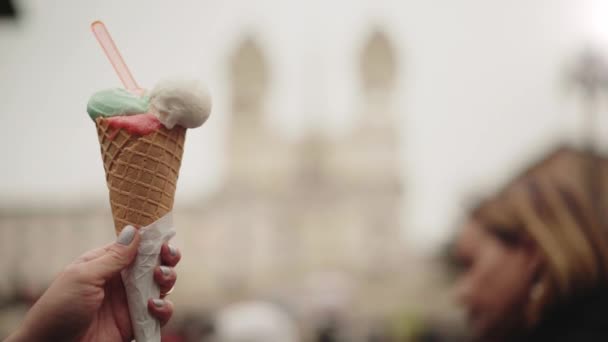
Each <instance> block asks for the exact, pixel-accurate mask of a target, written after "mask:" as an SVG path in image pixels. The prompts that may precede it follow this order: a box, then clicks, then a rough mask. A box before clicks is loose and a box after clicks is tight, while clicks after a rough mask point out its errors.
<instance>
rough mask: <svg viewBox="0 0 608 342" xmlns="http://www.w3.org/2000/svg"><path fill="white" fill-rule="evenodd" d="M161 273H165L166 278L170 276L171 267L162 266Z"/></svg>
mask: <svg viewBox="0 0 608 342" xmlns="http://www.w3.org/2000/svg"><path fill="white" fill-rule="evenodd" d="M160 271H161V272H162V273H163V275H164V276H165V277H166V276H168V275H169V273H171V269H169V267H167V266H161V267H160Z"/></svg>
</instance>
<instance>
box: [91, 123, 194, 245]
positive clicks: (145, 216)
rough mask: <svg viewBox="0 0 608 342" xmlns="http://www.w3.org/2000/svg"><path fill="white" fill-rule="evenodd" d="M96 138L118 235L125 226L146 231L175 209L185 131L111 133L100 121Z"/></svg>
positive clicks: (180, 128)
mask: <svg viewBox="0 0 608 342" xmlns="http://www.w3.org/2000/svg"><path fill="white" fill-rule="evenodd" d="M95 124H96V125H97V135H98V137H99V145H100V146H101V157H102V160H103V167H104V169H105V172H106V182H107V185H108V190H109V191H110V206H111V208H112V216H113V217H114V228H115V230H116V234H118V233H120V231H121V230H122V229H123V228H124V227H125V226H126V225H132V226H134V227H137V228H139V227H144V226H147V225H149V224H151V223H152V222H154V221H156V220H158V219H159V218H161V217H163V216H164V215H165V214H167V213H169V212H170V211H171V210H172V208H173V199H174V197H175V188H176V184H177V178H178V175H179V168H180V165H181V161H182V154H183V152H184V140H185V137H186V129H185V128H183V127H180V126H175V127H174V128H173V129H170V130H169V129H166V128H165V127H164V126H163V127H161V128H160V129H159V130H157V131H155V132H154V133H151V134H148V135H144V136H138V135H131V134H130V133H129V132H127V131H125V130H124V129H118V131H116V129H112V128H111V127H109V126H108V120H107V119H104V118H97V119H96V120H95Z"/></svg>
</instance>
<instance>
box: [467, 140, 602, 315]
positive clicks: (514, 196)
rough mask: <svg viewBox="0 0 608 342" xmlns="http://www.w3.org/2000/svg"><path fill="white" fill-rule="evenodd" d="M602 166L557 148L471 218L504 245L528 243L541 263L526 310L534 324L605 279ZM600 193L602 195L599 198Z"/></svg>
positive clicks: (583, 155) (590, 158)
mask: <svg viewBox="0 0 608 342" xmlns="http://www.w3.org/2000/svg"><path fill="white" fill-rule="evenodd" d="M604 164H605V163H604V162H603V161H601V160H600V159H599V158H597V157H595V156H593V155H590V154H587V153H583V152H579V151H573V150H571V149H567V150H560V151H558V152H557V153H555V154H553V155H551V156H550V157H549V158H547V159H545V160H543V161H542V162H541V163H539V164H537V165H535V166H533V167H532V168H530V169H528V170H527V171H525V172H524V173H523V174H522V175H520V176H519V177H517V178H516V179H515V180H513V181H512V182H511V183H510V184H509V185H508V186H506V187H505V189H504V190H503V191H502V192H501V193H500V194H499V195H498V196H496V197H495V198H493V199H491V200H489V201H487V202H485V203H483V204H482V205H481V206H480V207H478V208H477V210H475V211H474V213H473V216H474V217H475V218H476V219H478V220H479V221H480V222H481V223H482V225H483V226H484V228H486V229H488V230H490V231H491V232H492V233H494V234H495V235H496V236H498V237H499V238H502V240H503V241H506V242H511V243H517V242H520V241H529V242H531V243H533V244H534V245H535V246H537V248H538V250H539V252H540V254H541V257H542V261H543V265H542V270H541V271H540V272H539V275H538V279H536V284H532V285H533V286H534V287H537V288H541V289H542V291H540V293H537V294H535V296H534V299H533V300H529V301H528V304H527V307H526V308H524V310H525V313H526V318H527V323H528V324H534V323H535V322H536V321H537V320H538V319H539V317H540V316H541V315H542V314H543V312H544V311H545V310H547V309H548V308H550V307H551V306H552V305H554V304H556V303H558V302H560V301H564V300H567V299H569V298H572V297H576V296H577V295H579V294H581V293H583V292H584V291H585V290H588V289H591V288H594V287H597V286H599V285H600V284H601V283H602V282H604V281H605V280H606V278H607V275H608V236H607V235H606V234H607V232H606V231H605V224H604V219H603V218H602V214H604V213H606V207H607V206H605V204H606V203H605V202H602V201H599V199H601V198H604V197H606V196H601V194H603V193H604V192H605V190H606V189H605V186H604V184H606V182H605V181H604V179H605V178H606V177H605V174H606V172H605V170H606V167H605V165H604ZM598 194H600V196H598Z"/></svg>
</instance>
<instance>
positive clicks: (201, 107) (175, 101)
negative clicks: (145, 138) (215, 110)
mask: <svg viewBox="0 0 608 342" xmlns="http://www.w3.org/2000/svg"><path fill="white" fill-rule="evenodd" d="M150 110H151V112H152V113H154V114H155V115H156V116H157V117H158V118H159V119H160V122H162V123H163V125H165V127H167V128H169V129H171V128H173V126H175V125H180V126H182V127H184V128H196V127H199V126H200V125H202V124H203V123H205V121H206V120H207V118H208V117H209V113H210V112H211V98H210V97H209V93H208V91H207V89H206V88H204V87H203V85H202V84H200V83H199V82H196V81H188V80H180V79H173V80H166V81H163V82H159V83H158V85H157V86H156V87H154V89H152V91H151V92H150Z"/></svg>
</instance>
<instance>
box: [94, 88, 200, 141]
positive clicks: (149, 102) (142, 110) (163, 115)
mask: <svg viewBox="0 0 608 342" xmlns="http://www.w3.org/2000/svg"><path fill="white" fill-rule="evenodd" d="M87 112H88V113H89V116H90V117H91V119H93V120H96V119H97V118H99V117H102V118H108V120H109V123H110V126H115V127H119V128H125V129H127V130H129V131H130V132H131V133H133V134H140V135H145V134H149V133H152V132H153V131H154V130H155V129H158V128H159V126H158V125H157V124H154V122H155V121H156V122H160V123H162V124H163V125H164V126H165V127H166V128H167V129H172V128H173V127H174V126H175V125H178V126H182V127H183V128H196V127H199V126H201V125H202V124H203V123H205V121H207V118H208V117H209V113H210V112H211V97H210V96H209V93H208V91H207V89H206V88H205V87H204V86H203V85H202V84H201V83H199V82H197V81H192V80H180V79H175V80H167V81H163V82H159V84H158V85H157V86H156V87H154V89H152V91H151V92H150V93H149V94H147V93H144V95H143V96H139V95H137V94H133V93H131V92H129V91H127V90H125V89H122V88H111V89H105V90H101V91H99V92H97V93H95V94H93V96H91V98H90V99H89V102H88V104H87ZM151 115H153V116H155V117H156V118H157V120H154V119H153V118H151V117H150V116H151Z"/></svg>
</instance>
